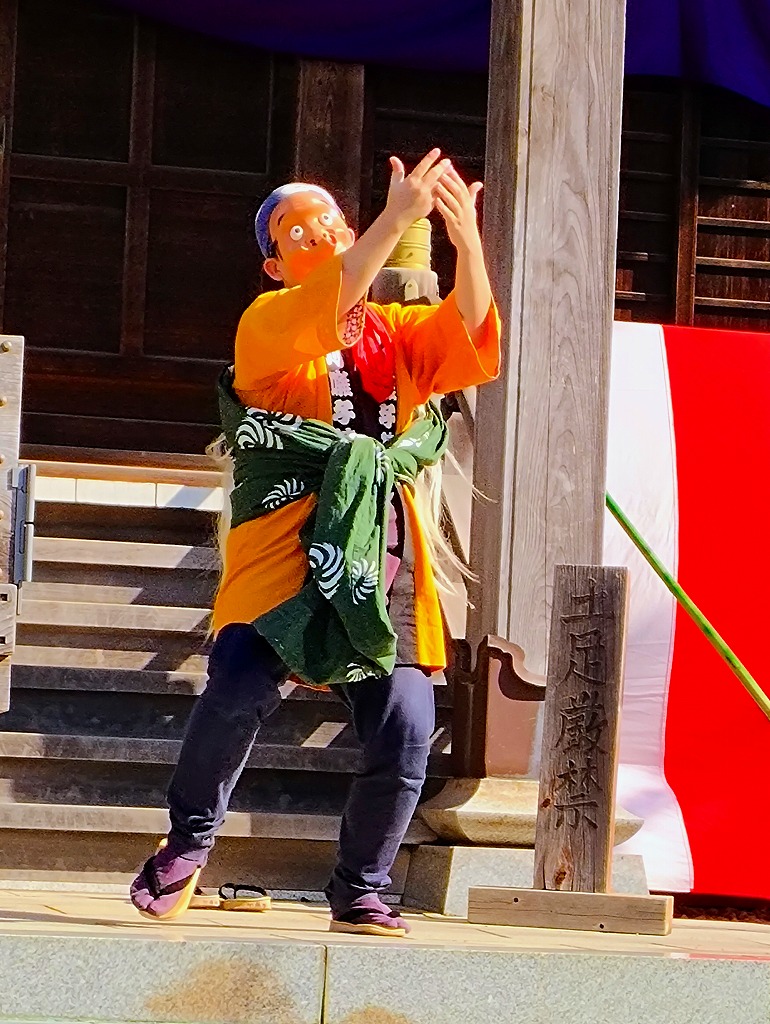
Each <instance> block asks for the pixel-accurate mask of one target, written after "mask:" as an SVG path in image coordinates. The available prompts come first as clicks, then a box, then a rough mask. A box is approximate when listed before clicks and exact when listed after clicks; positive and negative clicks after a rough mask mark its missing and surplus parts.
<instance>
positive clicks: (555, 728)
mask: <svg viewBox="0 0 770 1024" xmlns="http://www.w3.org/2000/svg"><path fill="white" fill-rule="evenodd" d="M627 580H628V570H627V569H625V568H618V567H608V566H587V565H559V566H556V570H555V574H554V596H553V614H552V618H551V641H550V652H549V656H548V682H547V684H546V691H545V694H546V695H545V719H544V724H543V744H542V760H541V766H540V794H539V800H538V813H537V827H536V831H535V877H534V888H535V889H562V890H574V891H582V892H607V891H608V889H609V886H610V866H611V856H612V846H613V839H614V834H615V782H616V774H617V747H618V734H619V728H620V700H621V694H622V687H623V652H624V629H625V614H626V601H627Z"/></svg>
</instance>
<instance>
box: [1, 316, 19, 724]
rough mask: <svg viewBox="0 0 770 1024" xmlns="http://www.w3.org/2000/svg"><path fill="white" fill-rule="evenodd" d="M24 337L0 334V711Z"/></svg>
mask: <svg viewBox="0 0 770 1024" xmlns="http://www.w3.org/2000/svg"><path fill="white" fill-rule="evenodd" d="M23 363H24V339H23V338H19V337H14V336H7V335H0V712H3V711H7V710H8V705H9V701H10V691H11V655H12V654H13V647H14V638H15V626H16V586H15V583H16V580H15V578H14V567H15V564H16V547H17V544H16V536H15V530H16V523H15V500H14V498H15V486H14V482H15V472H16V471H17V470H18V467H19V432H20V423H21V380H22V367H23Z"/></svg>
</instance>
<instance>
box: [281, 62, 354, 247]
mask: <svg viewBox="0 0 770 1024" xmlns="http://www.w3.org/2000/svg"><path fill="white" fill-rule="evenodd" d="M363 127H364V67H363V64H339V63H336V62H334V61H324V60H302V61H300V72H299V91H298V98H297V123H296V138H295V153H294V176H295V178H296V179H297V180H299V181H309V182H312V183H313V184H318V185H323V186H324V187H325V188H328V189H329V190H330V191H331V192H332V193H333V194H334V196H335V198H337V199H338V200H339V203H340V206H341V207H342V210H343V212H344V213H345V215H346V216H347V218H348V220H349V221H350V223H351V225H352V226H353V227H357V226H358V218H359V210H360V205H361V151H362V145H363V142H362V140H363Z"/></svg>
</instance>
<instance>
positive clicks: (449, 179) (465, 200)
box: [434, 165, 484, 249]
mask: <svg viewBox="0 0 770 1024" xmlns="http://www.w3.org/2000/svg"><path fill="white" fill-rule="evenodd" d="M483 187H484V186H483V185H482V183H481V182H480V181H474V182H473V184H472V185H466V184H465V182H464V181H463V179H462V178H461V177H460V175H459V174H458V173H457V171H456V170H455V168H454V167H453V166H451V165H450V167H449V168H448V169H447V170H446V171H445V172H444V173H443V174H442V175H441V178H440V179H439V181H438V182H437V184H436V185H435V187H434V196H435V200H436V209H437V210H438V211H439V213H440V214H441V216H442V217H443V218H444V222H445V223H446V229H447V234H448V235H449V240H450V242H451V243H452V245H454V247H455V248H456V249H458V248H466V249H467V248H472V247H475V246H477V245H479V243H480V236H479V225H478V218H477V214H476V200H477V198H478V195H479V192H481V190H482V188H483Z"/></svg>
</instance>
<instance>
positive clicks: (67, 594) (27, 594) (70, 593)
mask: <svg viewBox="0 0 770 1024" xmlns="http://www.w3.org/2000/svg"><path fill="white" fill-rule="evenodd" d="M44 564H45V563H44ZM144 571H147V570H144ZM169 571H170V570H166V571H165V572H166V574H168V572H169ZM112 573H113V574H115V570H114V569H113V570H112ZM36 575H37V574H36ZM187 575H188V576H189V575H190V574H187ZM113 578H114V576H113ZM152 583H153V585H150V584H148V583H147V582H142V583H139V582H137V583H136V584H135V585H133V586H125V585H122V584H118V583H114V584H113V583H110V584H104V583H93V582H88V583H85V582H84V583H71V582H69V581H68V582H60V581H57V580H45V581H43V580H40V579H39V578H38V579H35V580H32V581H29V582H27V583H24V584H23V591H22V599H23V602H22V603H23V604H25V605H26V604H28V603H29V602H30V601H56V602H59V603H62V602H72V603H75V604H110V605H113V604H117V605H142V606H146V605H150V606H152V605H155V606H157V605H164V606H171V607H175V608H178V607H180V606H184V607H188V608H210V607H211V602H212V599H213V596H214V585H213V582H210V581H208V580H203V581H202V583H203V585H202V586H201V585H200V584H199V585H197V586H196V583H198V581H197V580H195V579H187V580H184V581H183V583H182V585H181V586H180V584H179V582H176V581H170V580H168V579H161V580H158V581H152ZM173 583H176V585H173Z"/></svg>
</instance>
